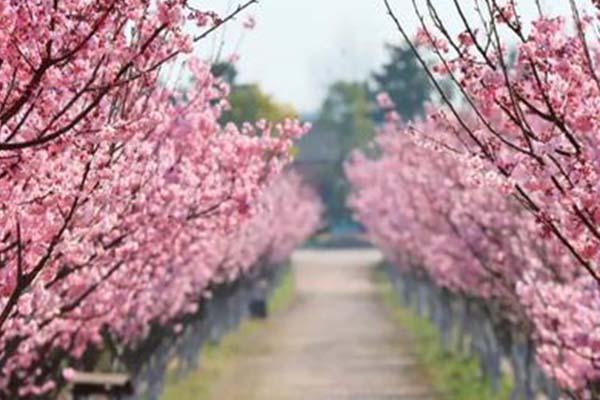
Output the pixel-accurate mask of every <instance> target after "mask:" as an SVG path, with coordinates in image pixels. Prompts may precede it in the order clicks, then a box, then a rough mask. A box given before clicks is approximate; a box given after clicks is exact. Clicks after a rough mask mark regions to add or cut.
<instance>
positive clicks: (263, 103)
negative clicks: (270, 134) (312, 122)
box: [211, 62, 298, 126]
mask: <svg viewBox="0 0 600 400" xmlns="http://www.w3.org/2000/svg"><path fill="white" fill-rule="evenodd" d="M211 71H212V73H213V74H214V75H215V76H217V77H219V78H221V79H223V80H224V81H225V82H227V83H228V84H229V86H230V87H231V94H230V95H229V104H230V105H231V109H230V110H229V111H226V112H225V113H224V114H223V117H222V122H223V123H227V122H233V123H235V124H236V125H238V126H240V125H241V124H243V123H244V122H250V123H252V122H255V121H258V120H260V119H266V120H267V121H272V122H279V121H283V120H284V119H286V118H295V117H297V115H298V114H297V113H296V110H294V107H292V106H291V105H288V104H283V103H279V102H277V101H275V100H274V99H273V97H272V96H270V95H268V94H266V93H265V92H263V91H262V89H261V88H260V86H259V85H257V84H245V85H242V84H238V83H237V82H236V80H237V76H238V71H237V69H236V68H235V66H234V65H233V64H231V63H227V62H221V63H216V64H214V65H213V66H212V68H211Z"/></svg>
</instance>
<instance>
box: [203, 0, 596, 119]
mask: <svg viewBox="0 0 600 400" xmlns="http://www.w3.org/2000/svg"><path fill="white" fill-rule="evenodd" d="M197 1H198V3H199V4H200V3H201V4H202V7H204V8H205V9H206V8H209V9H214V10H215V11H217V12H220V13H224V12H225V10H227V9H228V7H229V8H230V9H231V8H233V7H234V6H237V4H238V3H240V2H242V0H197ZM581 1H582V2H584V1H586V0H581ZM463 2H464V4H470V3H471V0H461V3H463ZM391 3H392V5H393V6H394V7H395V8H396V9H397V10H398V15H399V17H400V18H401V19H402V21H403V22H404V23H405V24H406V25H407V26H409V27H411V30H413V31H414V30H415V28H416V21H415V18H414V16H413V14H412V12H410V6H409V4H410V0H391ZM519 3H520V4H521V5H522V7H523V13H524V14H527V15H530V16H531V15H534V12H535V8H534V5H533V4H534V1H533V0H521V1H519ZM546 3H547V5H546V6H545V7H544V8H545V10H552V11H554V12H565V7H566V4H567V3H568V2H567V1H566V0H548V1H547V2H546ZM436 4H439V7H440V10H443V11H444V12H446V13H447V14H446V15H448V16H450V15H452V14H453V6H452V0H437V1H436ZM249 14H251V15H254V16H255V17H256V19H257V22H258V24H257V27H256V29H255V30H254V31H252V32H249V33H247V34H245V35H242V34H241V30H240V29H239V25H240V23H241V21H237V23H234V24H231V25H229V26H228V27H227V31H226V34H225V41H226V43H227V46H226V47H225V51H224V54H225V55H227V54H231V53H232V52H234V51H235V50H236V49H237V48H239V53H240V55H241V59H240V60H239V61H238V69H239V70H240V80H241V81H243V82H256V83H259V84H260V85H261V86H262V87H263V88H264V89H265V90H266V91H267V92H268V93H270V94H272V95H274V96H275V97H276V98H277V99H279V100H282V101H285V102H288V103H290V104H292V105H294V106H295V107H296V109H297V110H299V111H300V112H312V111H315V110H316V109H318V107H319V105H320V103H321V101H322V99H323V95H324V93H325V90H326V88H327V86H328V84H329V83H331V82H332V81H334V80H337V79H364V78H365V77H366V76H368V74H369V71H371V70H373V69H374V68H377V67H378V66H379V65H381V64H382V63H383V61H384V60H385V51H384V49H383V44H384V43H385V42H398V40H399V34H398V32H397V31H396V30H395V29H394V27H393V25H392V22H391V20H390V19H389V17H388V16H387V15H386V13H385V9H384V4H383V0H261V1H260V3H259V4H258V5H255V6H253V8H252V9H251V10H250V11H249ZM243 19H244V18H243V17H242V18H241V20H243ZM449 20H454V24H456V26H458V20H457V18H453V17H449ZM242 36H243V39H242V40H241V43H240V44H239V46H238V41H239V39H240V38H241V37H242ZM215 39H218V38H217V37H213V38H212V41H214V40H215ZM214 46H215V44H214V43H211V41H210V40H209V41H207V42H206V43H204V44H203V45H202V47H203V52H206V54H211V53H214V50H213V47H214Z"/></svg>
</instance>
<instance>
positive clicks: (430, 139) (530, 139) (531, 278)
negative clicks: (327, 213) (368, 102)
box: [349, 0, 600, 398]
mask: <svg viewBox="0 0 600 400" xmlns="http://www.w3.org/2000/svg"><path fill="white" fill-rule="evenodd" d="M384 4H385V6H386V7H387V11H388V13H389V14H390V16H391V18H392V21H393V22H394V24H395V26H396V27H397V28H398V30H399V32H400V33H401V35H402V36H403V37H404V39H405V40H406V41H407V42H408V44H409V45H410V46H411V48H412V49H413V51H414V52H415V54H416V56H417V57H418V59H419V61H420V62H421V64H422V66H423V68H424V69H425V71H426V72H427V73H428V75H429V76H430V78H431V80H432V82H433V84H434V86H436V87H437V88H438V89H439V94H440V97H441V100H442V103H443V104H442V105H435V106H432V107H431V108H430V110H429V112H428V118H427V121H425V122H420V123H415V124H412V125H411V126H410V127H407V128H405V129H403V130H404V131H405V132H404V133H403V134H399V133H398V132H399V131H401V130H402V129H399V128H398V127H396V128H394V129H393V130H394V131H395V132H396V134H390V135H387V137H390V138H391V139H387V138H386V139H379V141H380V146H379V148H380V152H381V154H382V157H381V159H379V160H375V161H373V160H368V159H366V158H364V156H358V157H357V158H356V159H355V160H354V164H353V166H352V167H350V168H349V175H350V177H351V178H352V180H353V181H354V185H355V187H356V194H355V196H354V197H353V199H352V200H351V201H352V203H351V204H352V205H353V207H354V208H355V210H356V211H357V215H358V217H359V219H361V221H362V222H363V223H365V224H366V225H367V226H368V227H369V232H370V233H371V235H372V237H373V238H374V241H376V242H377V243H378V244H380V245H382V246H383V247H384V249H386V253H388V255H389V256H390V258H391V259H392V260H395V261H396V262H403V263H404V264H406V257H408V258H409V259H411V260H413V261H414V264H416V265H418V266H419V269H421V270H424V272H425V273H427V274H428V275H429V276H431V277H432V279H434V281H436V282H437V283H438V284H439V285H442V286H444V287H449V288H451V289H452V290H454V291H464V292H466V293H469V294H471V295H473V294H474V295H476V296H478V297H479V298H483V299H485V300H486V301H487V302H489V301H499V302H500V304H503V305H504V306H508V308H501V309H500V310H496V312H497V313H498V314H499V315H500V317H501V318H506V317H509V320H513V317H514V316H516V317H518V318H517V320H520V321H521V323H520V325H522V326H523V331H524V332H525V334H526V335H528V336H529V337H530V338H531V340H533V341H534V343H535V347H536V355H537V359H538V362H539V363H540V364H541V366H542V367H543V368H544V370H545V372H546V373H547V374H548V375H549V376H551V377H552V378H554V379H555V380H557V381H558V383H559V384H560V385H561V386H562V387H563V388H564V389H565V393H568V394H570V395H571V396H573V397H576V398H590V397H592V398H595V396H597V395H598V394H597V387H596V382H597V380H598V363H597V358H596V357H597V355H596V341H597V336H598V329H597V324H596V323H595V321H596V318H595V317H594V315H596V314H597V311H598V308H597V304H598V303H597V299H598V283H599V282H600V280H599V278H598V269H597V265H598V261H599V260H598V252H599V247H598V237H599V236H598V235H597V230H598V227H597V225H598V220H597V218H596V214H597V210H596V208H597V204H598V196H597V192H598V190H597V182H598V179H597V174H598V163H597V159H598V156H597V148H598V143H597V139H596V136H597V135H595V132H596V131H597V130H598V127H597V126H596V125H597V118H596V116H597V115H598V110H596V106H597V104H596V103H597V101H596V99H597V98H598V95H599V93H600V92H599V89H600V85H599V84H598V82H599V80H598V77H597V73H596V70H597V68H596V63H597V60H598V37H597V35H596V33H595V28H596V26H597V23H598V20H597V15H595V14H594V10H595V9H597V8H598V3H597V2H589V3H588V2H585V1H580V2H579V1H575V0H571V1H569V2H568V6H569V7H570V15H569V16H567V17H565V16H552V15H546V14H545V10H544V8H543V7H542V5H541V4H540V2H536V5H537V10H538V14H539V15H538V16H536V17H535V18H534V20H533V21H531V22H528V21H527V20H526V19H525V18H524V17H523V15H522V14H521V12H520V9H519V2H517V1H514V0H510V1H503V2H499V1H488V0H484V1H479V0H473V1H470V2H458V1H453V2H452V7H451V8H452V10H445V11H444V13H442V12H441V8H440V6H439V5H438V4H436V2H435V1H432V0H425V1H417V0H414V1H412V8H413V10H414V12H415V15H416V17H417V21H418V22H419V23H420V29H419V31H418V32H417V34H416V37H415V38H413V37H411V36H410V35H409V34H408V32H407V30H406V29H405V28H404V25H403V23H402V21H401V18H399V16H398V15H397V14H396V13H395V11H394V9H393V7H392V5H391V2H389V1H387V0H386V1H384ZM447 18H455V19H456V20H457V21H459V22H460V24H461V30H460V31H459V32H456V33H455V32H453V31H452V30H451V29H450V28H449V25H448V24H447ZM442 80H445V81H449V82H452V83H453V84H454V88H455V90H456V91H457V93H458V94H459V95H460V96H459V97H460V100H459V101H453V100H452V99H450V98H449V97H448V95H447V94H446V92H445V91H444V90H442V84H441V81H442ZM383 100H385V98H383ZM382 102H383V103H385V101H382ZM388 105H389V104H388ZM391 119H392V120H393V119H394V115H393V114H392V116H391ZM387 129H391V128H387ZM384 136H385V135H384ZM400 137H401V138H400ZM409 137H412V139H409ZM390 142H391V143H390ZM394 143H395V144H394ZM401 143H402V144H401ZM424 148H425V149H427V151H424V150H423V149H424ZM431 149H434V151H433V152H432V150H431ZM386 163H387V165H386ZM447 163H449V164H447ZM384 165H385V166H384ZM394 165H395V168H394V167H392V166H394ZM361 166H362V167H365V166H368V168H367V169H365V168H361ZM375 176H377V178H375ZM473 183H475V186H473ZM386 196H388V197H390V198H391V199H390V200H384V201H382V202H381V203H380V204H376V203H375V199H376V198H377V197H379V198H380V199H385V198H386ZM517 205H518V207H517ZM398 253H402V254H398ZM507 311H508V312H507Z"/></svg>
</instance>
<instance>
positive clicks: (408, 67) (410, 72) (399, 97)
mask: <svg viewBox="0 0 600 400" xmlns="http://www.w3.org/2000/svg"><path fill="white" fill-rule="evenodd" d="M385 48H386V50H387V52H388V56H389V60H388V61H387V62H386V63H385V64H383V65H382V66H381V68H380V70H379V71H376V72H374V73H373V74H372V79H373V85H372V88H371V93H372V96H376V95H377V94H378V93H380V92H387V94H389V95H390V98H391V99H392V100H393V101H394V104H396V111H397V112H398V113H399V114H400V115H401V116H402V118H403V119H404V120H405V121H410V120H412V119H414V118H415V117H418V116H423V115H424V112H425V103H426V102H427V101H428V100H429V99H430V96H431V85H430V83H429V78H428V77H427V75H426V74H425V72H423V68H421V66H420V64H419V62H418V60H417V59H416V58H415V56H414V54H413V52H412V51H411V50H410V49H409V48H408V47H407V46H405V45H393V44H386V45H385ZM372 98H373V97H372ZM383 117H384V115H383V112H382V111H381V110H379V109H376V110H375V112H374V118H375V120H376V121H378V122H381V121H382V120H383Z"/></svg>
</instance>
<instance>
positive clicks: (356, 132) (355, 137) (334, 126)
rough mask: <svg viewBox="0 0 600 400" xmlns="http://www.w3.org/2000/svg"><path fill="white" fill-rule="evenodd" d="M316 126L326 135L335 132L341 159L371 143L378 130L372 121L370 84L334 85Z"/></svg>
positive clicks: (337, 83) (349, 83)
mask: <svg viewBox="0 0 600 400" xmlns="http://www.w3.org/2000/svg"><path fill="white" fill-rule="evenodd" d="M317 126H318V127H319V128H320V129H322V130H324V131H329V132H334V134H335V135H336V136H337V139H338V143H339V146H340V153H341V154H340V156H341V158H342V159H345V158H346V156H347V155H348V153H349V152H350V151H351V150H353V149H355V148H360V147H364V146H365V145H366V144H367V143H369V142H370V141H371V140H372V139H373V136H374V133H375V128H374V125H373V121H372V120H371V117H370V100H369V91H368V88H367V84H366V83H364V82H344V81H338V82H335V83H334V84H333V85H331V86H330V87H329V91H328V93H327V97H326V98H325V101H324V102H323V105H322V106H321V111H320V113H319V119H318V120H317Z"/></svg>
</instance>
